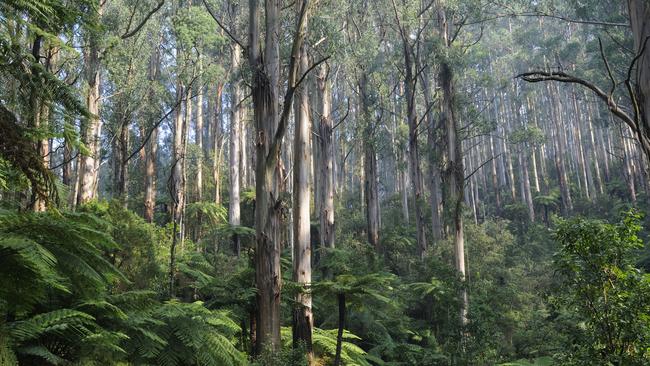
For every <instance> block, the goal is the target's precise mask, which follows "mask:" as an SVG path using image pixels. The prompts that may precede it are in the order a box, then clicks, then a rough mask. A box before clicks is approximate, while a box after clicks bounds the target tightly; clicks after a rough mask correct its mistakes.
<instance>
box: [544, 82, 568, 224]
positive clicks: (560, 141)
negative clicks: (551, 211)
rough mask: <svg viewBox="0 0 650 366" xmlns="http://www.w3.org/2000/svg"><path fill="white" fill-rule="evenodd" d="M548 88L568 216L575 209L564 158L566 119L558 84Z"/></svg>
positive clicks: (557, 156)
mask: <svg viewBox="0 0 650 366" xmlns="http://www.w3.org/2000/svg"><path fill="white" fill-rule="evenodd" d="M547 89H548V92H549V98H550V103H549V104H551V105H550V106H547V107H549V108H551V109H550V111H551V118H552V120H553V121H552V123H553V127H554V132H555V138H554V139H553V141H554V144H555V157H554V160H555V168H556V169H557V174H558V181H559V184H560V196H561V198H562V213H563V214H564V215H565V216H566V215H568V213H569V211H572V210H573V200H572V198H571V190H570V188H569V179H568V176H567V172H566V170H567V169H566V163H565V160H564V158H565V157H566V155H565V154H566V147H565V143H566V142H565V140H564V137H563V135H562V133H561V130H562V129H563V128H565V126H564V123H563V122H564V121H562V112H561V108H560V103H561V101H560V99H559V96H558V86H557V85H551V84H547Z"/></svg>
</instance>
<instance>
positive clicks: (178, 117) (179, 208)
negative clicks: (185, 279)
mask: <svg viewBox="0 0 650 366" xmlns="http://www.w3.org/2000/svg"><path fill="white" fill-rule="evenodd" d="M184 96H185V90H184V87H183V83H182V82H181V81H180V80H177V81H176V103H177V104H176V105H177V106H178V107H177V108H176V110H175V111H174V132H173V135H174V136H173V141H174V145H173V153H172V157H173V160H172V169H171V170H172V173H171V174H172V178H171V189H170V193H171V195H172V197H171V201H172V221H173V237H172V245H171V248H170V260H169V297H170V298H173V297H174V295H175V293H174V282H175V273H176V268H175V266H176V246H177V244H178V242H179V241H180V240H181V238H182V234H181V225H182V213H183V206H184V202H183V201H184V195H183V179H184V177H183V164H184V163H183V160H184V159H185V155H184V153H183V130H184V126H183V121H184V119H183V111H182V108H181V106H182V100H183V98H184Z"/></svg>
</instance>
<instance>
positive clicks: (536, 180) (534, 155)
mask: <svg viewBox="0 0 650 366" xmlns="http://www.w3.org/2000/svg"><path fill="white" fill-rule="evenodd" d="M526 108H527V113H528V115H529V116H528V119H529V120H528V121H527V122H530V120H531V118H530V115H532V116H533V118H532V122H533V126H534V127H537V113H535V112H536V111H534V110H533V109H532V105H531V104H530V97H528V96H526ZM531 149H532V150H531V153H530V158H531V163H532V164H533V182H534V183H535V192H537V193H539V191H540V186H539V173H538V172H537V147H536V146H535V145H533V146H531Z"/></svg>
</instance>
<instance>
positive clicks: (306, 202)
mask: <svg viewBox="0 0 650 366" xmlns="http://www.w3.org/2000/svg"><path fill="white" fill-rule="evenodd" d="M298 6H300V3H299V4H298ZM308 68H309V61H308V58H307V47H306V46H305V45H304V44H303V45H302V47H301V49H300V68H299V70H300V74H302V73H305V72H306V71H307V69H308ZM294 117H295V121H296V123H295V134H294V138H293V142H294V148H293V238H294V244H293V281H294V282H296V283H297V284H299V285H301V286H302V289H303V291H304V292H299V293H297V294H296V298H295V301H296V303H295V305H294V309H293V324H292V325H293V332H292V333H293V345H294V347H298V345H299V344H303V346H304V347H306V350H307V361H308V363H309V364H311V363H312V362H313V358H314V355H313V351H312V339H311V338H312V328H313V326H314V319H313V315H312V310H311V294H310V293H309V292H308V290H309V289H308V288H307V287H308V286H309V285H311V237H310V229H311V227H310V217H309V211H310V210H309V208H310V201H311V187H310V184H309V183H310V172H311V166H310V165H311V159H312V157H311V150H310V143H309V141H310V137H311V136H310V135H311V126H310V125H311V123H310V118H309V89H308V83H303V84H302V85H301V86H300V87H299V89H298V91H297V95H296V98H295V99H294Z"/></svg>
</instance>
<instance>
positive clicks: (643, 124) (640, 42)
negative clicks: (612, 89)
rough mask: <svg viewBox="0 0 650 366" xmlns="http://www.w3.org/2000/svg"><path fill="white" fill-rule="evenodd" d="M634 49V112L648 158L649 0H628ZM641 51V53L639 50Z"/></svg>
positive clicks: (649, 148) (649, 93) (649, 129)
mask: <svg viewBox="0 0 650 366" xmlns="http://www.w3.org/2000/svg"><path fill="white" fill-rule="evenodd" d="M627 4H628V10H629V13H630V25H631V27H632V36H633V38H634V50H635V51H636V54H637V55H640V57H639V59H638V60H637V63H636V74H635V81H636V87H635V88H634V94H635V95H634V97H635V98H634V99H635V104H636V105H635V114H638V117H637V119H638V123H639V125H640V126H639V130H640V131H639V136H635V137H636V138H637V139H638V140H639V141H640V142H641V148H642V149H643V152H644V153H645V156H646V159H650V2H648V1H647V0H628V2H627ZM642 51H643V54H641V52H642Z"/></svg>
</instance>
